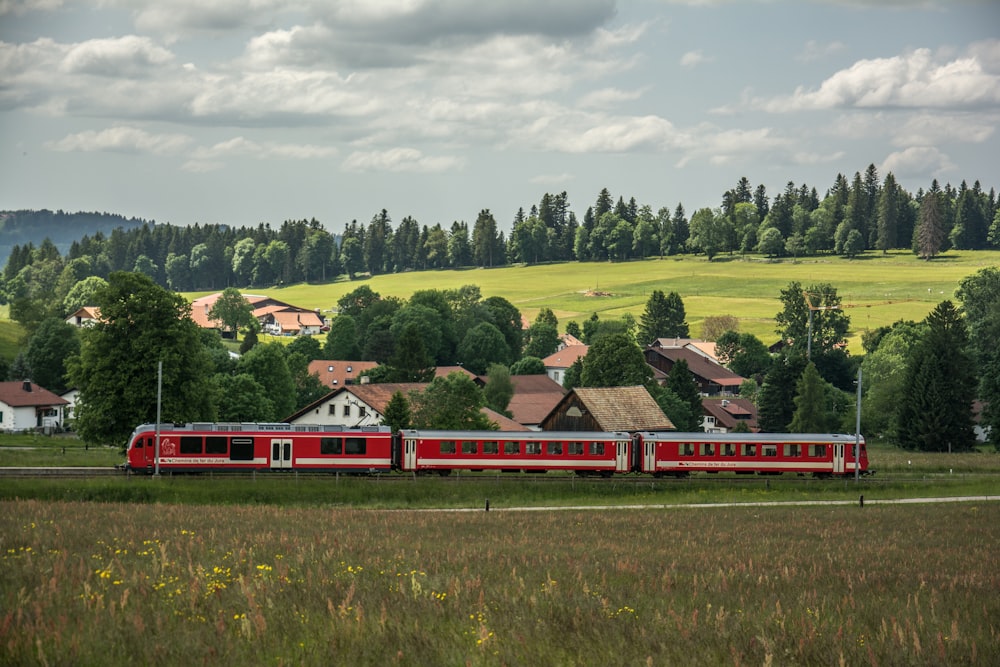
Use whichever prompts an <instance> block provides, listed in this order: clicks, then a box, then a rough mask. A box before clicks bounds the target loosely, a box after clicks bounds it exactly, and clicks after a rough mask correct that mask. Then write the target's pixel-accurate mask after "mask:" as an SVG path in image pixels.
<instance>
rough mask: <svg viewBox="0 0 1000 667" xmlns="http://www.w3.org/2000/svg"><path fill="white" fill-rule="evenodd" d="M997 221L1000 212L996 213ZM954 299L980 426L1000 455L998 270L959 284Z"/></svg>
mask: <svg viewBox="0 0 1000 667" xmlns="http://www.w3.org/2000/svg"><path fill="white" fill-rule="evenodd" d="M997 215H998V217H1000V211H998V213H997ZM955 295H956V297H958V299H959V300H961V302H962V311H963V312H964V313H965V321H966V324H967V325H968V327H969V342H970V349H971V351H972V357H973V359H974V361H975V364H976V368H977V369H978V375H979V386H978V396H979V400H980V401H982V404H983V413H982V419H981V422H980V423H981V425H982V426H983V427H984V428H987V429H989V439H990V442H992V443H993V445H994V447H995V448H996V449H997V450H998V451H1000V346H998V345H997V341H1000V269H998V268H996V267H993V266H991V267H987V268H985V269H980V270H979V271H977V272H976V273H974V274H973V275H971V276H967V277H965V278H963V279H962V280H961V281H960V282H959V284H958V291H957V292H956V293H955Z"/></svg>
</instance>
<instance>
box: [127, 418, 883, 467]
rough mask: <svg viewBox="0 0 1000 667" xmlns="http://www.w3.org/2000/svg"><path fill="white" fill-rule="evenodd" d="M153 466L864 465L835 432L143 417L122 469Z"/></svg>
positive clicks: (863, 455)
mask: <svg viewBox="0 0 1000 667" xmlns="http://www.w3.org/2000/svg"><path fill="white" fill-rule="evenodd" d="M157 440H159V443H157ZM157 450H158V451H157ZM855 450H857V452H858V454H857V456H856V455H855ZM157 457H158V458H157ZM157 468H158V469H159V470H160V471H163V472H203V471H216V472H221V471H251V470H252V471H292V470H295V471H312V472H332V473H353V474H374V473H389V472H397V471H401V472H410V473H414V474H416V473H437V474H440V475H447V474H450V473H452V472H456V471H496V472H501V471H502V472H531V473H546V472H567V473H576V474H578V475H600V476H605V477H611V476H614V475H621V474H630V473H635V474H645V475H651V476H655V477H662V476H675V477H686V476H688V475H689V474H691V473H694V472H703V473H718V472H733V473H737V474H762V475H763V474H780V473H795V474H811V475H813V476H816V477H830V476H848V475H854V474H855V473H858V474H869V472H870V471H869V468H868V453H867V450H866V448H865V441H864V438H863V437H860V436H854V435H848V434H837V433H833V434H815V433H741V434H735V433H729V434H721V433H702V432H695V433H683V432H675V431H658V432H641V431H640V432H636V433H629V432H626V431H619V432H607V433H605V432H596V431H595V432H591V431H558V432H553V431H516V432H514V431H435V430H420V429H404V430H402V431H400V432H399V433H397V434H393V433H392V432H391V431H390V429H389V428H388V427H386V426H371V427H361V428H348V427H344V426H325V425H295V424H286V423H241V424H217V423H193V424H160V425H159V427H157V426H156V425H154V424H143V425H141V426H139V427H137V428H136V430H135V431H134V432H133V433H132V435H131V437H130V438H129V442H128V447H127V450H126V462H125V469H126V470H127V471H130V472H134V473H153V472H155V471H156V469H157Z"/></svg>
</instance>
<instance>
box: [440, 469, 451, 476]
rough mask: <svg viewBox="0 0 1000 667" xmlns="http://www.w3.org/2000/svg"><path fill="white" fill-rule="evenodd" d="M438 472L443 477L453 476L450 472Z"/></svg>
mask: <svg viewBox="0 0 1000 667" xmlns="http://www.w3.org/2000/svg"><path fill="white" fill-rule="evenodd" d="M437 472H438V475H440V476H441V477H447V476H448V475H450V474H451V471H450V470H438V471H437Z"/></svg>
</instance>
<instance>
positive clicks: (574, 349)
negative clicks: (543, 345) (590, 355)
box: [542, 345, 590, 386]
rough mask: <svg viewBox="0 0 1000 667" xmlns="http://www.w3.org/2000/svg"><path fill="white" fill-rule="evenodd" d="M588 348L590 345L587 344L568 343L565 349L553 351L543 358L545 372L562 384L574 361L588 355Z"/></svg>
mask: <svg viewBox="0 0 1000 667" xmlns="http://www.w3.org/2000/svg"><path fill="white" fill-rule="evenodd" d="M588 350H590V347H588V346H587V345H567V346H566V347H564V348H563V349H561V350H558V351H557V352H553V353H552V354H550V355H549V356H547V357H545V358H544V359H542V363H543V364H544V365H545V374H546V375H548V376H549V377H550V378H552V380H553V381H554V382H556V383H557V384H559V385H560V386H561V385H562V383H563V380H565V379H566V371H567V370H568V369H569V367H570V366H572V365H573V362H574V361H576V360H577V359H579V358H581V357H585V356H587V352H588Z"/></svg>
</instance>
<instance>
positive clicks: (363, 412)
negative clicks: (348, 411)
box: [358, 405, 368, 417]
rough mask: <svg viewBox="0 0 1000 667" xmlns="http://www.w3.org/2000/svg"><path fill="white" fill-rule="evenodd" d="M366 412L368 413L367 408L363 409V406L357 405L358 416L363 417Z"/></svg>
mask: <svg viewBox="0 0 1000 667" xmlns="http://www.w3.org/2000/svg"><path fill="white" fill-rule="evenodd" d="M367 414H368V410H366V409H365V406H363V405H359V406H358V416H359V417H364V416H365V415H367Z"/></svg>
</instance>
